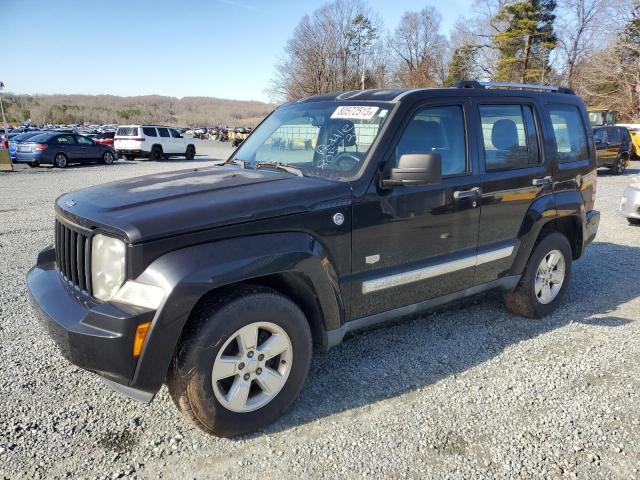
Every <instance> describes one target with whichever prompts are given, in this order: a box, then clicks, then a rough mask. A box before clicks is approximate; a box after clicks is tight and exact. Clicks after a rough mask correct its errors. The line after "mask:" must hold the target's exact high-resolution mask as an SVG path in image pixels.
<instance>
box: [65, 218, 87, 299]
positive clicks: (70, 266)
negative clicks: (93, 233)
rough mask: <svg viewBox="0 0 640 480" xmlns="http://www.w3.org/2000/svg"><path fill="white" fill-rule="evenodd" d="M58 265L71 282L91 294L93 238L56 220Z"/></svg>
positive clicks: (66, 278)
mask: <svg viewBox="0 0 640 480" xmlns="http://www.w3.org/2000/svg"><path fill="white" fill-rule="evenodd" d="M56 266H57V268H58V270H59V271H60V273H61V274H62V276H63V277H64V278H65V280H67V281H68V282H70V283H71V284H73V285H75V286H76V287H78V288H79V289H80V290H83V291H85V292H87V293H89V294H91V239H90V237H89V235H88V234H87V233H86V232H83V231H81V230H79V229H75V228H72V227H70V226H69V225H67V224H64V223H62V222H60V221H59V220H56Z"/></svg>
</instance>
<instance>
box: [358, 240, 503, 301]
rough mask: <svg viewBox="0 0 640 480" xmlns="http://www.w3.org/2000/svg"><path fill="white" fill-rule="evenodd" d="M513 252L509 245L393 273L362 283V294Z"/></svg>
mask: <svg viewBox="0 0 640 480" xmlns="http://www.w3.org/2000/svg"><path fill="white" fill-rule="evenodd" d="M513 250H514V246H513V245H509V246H508V247H502V248H499V249H496V250H490V251H488V252H483V253H480V254H477V255H471V256H469V257H464V258H460V259H458V260H451V261H449V262H445V263H440V264H438V265H431V266H429V267H423V268H418V269H416V270H409V271H406V272H402V273H395V274H393V275H386V276H384V277H379V278H375V279H373V280H367V281H366V282H362V293H363V294H366V293H372V292H377V291H379V290H385V289H387V288H392V287H399V286H400V285H406V284H408V283H414V282H419V281H421V280H427V279H429V278H434V277H438V276H440V275H446V274H447V273H453V272H456V271H458V270H464V269H465V268H471V267H475V266H477V265H482V264H483V263H489V262H495V261H496V260H500V259H502V258H507V257H510V256H511V254H512V253H513Z"/></svg>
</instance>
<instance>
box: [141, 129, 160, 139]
mask: <svg viewBox="0 0 640 480" xmlns="http://www.w3.org/2000/svg"><path fill="white" fill-rule="evenodd" d="M142 132H143V133H144V134H145V136H147V137H157V136H158V134H157V133H156V129H155V128H153V127H142Z"/></svg>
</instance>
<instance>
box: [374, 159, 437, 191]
mask: <svg viewBox="0 0 640 480" xmlns="http://www.w3.org/2000/svg"><path fill="white" fill-rule="evenodd" d="M441 181H442V156H441V155H440V154H439V153H405V154H404V155H402V156H401V157H400V160H398V166H397V167H395V168H392V169H391V175H390V176H389V178H385V179H383V180H382V188H393V187H400V186H403V185H432V184H435V183H440V182H441Z"/></svg>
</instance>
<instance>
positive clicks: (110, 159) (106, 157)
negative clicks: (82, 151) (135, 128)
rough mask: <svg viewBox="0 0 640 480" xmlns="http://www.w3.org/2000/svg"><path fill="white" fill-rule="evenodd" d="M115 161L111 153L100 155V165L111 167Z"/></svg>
mask: <svg viewBox="0 0 640 480" xmlns="http://www.w3.org/2000/svg"><path fill="white" fill-rule="evenodd" d="M114 161H115V157H114V155H113V153H111V152H104V154H103V155H102V163H104V164H105V165H111V164H113V162H114Z"/></svg>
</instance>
